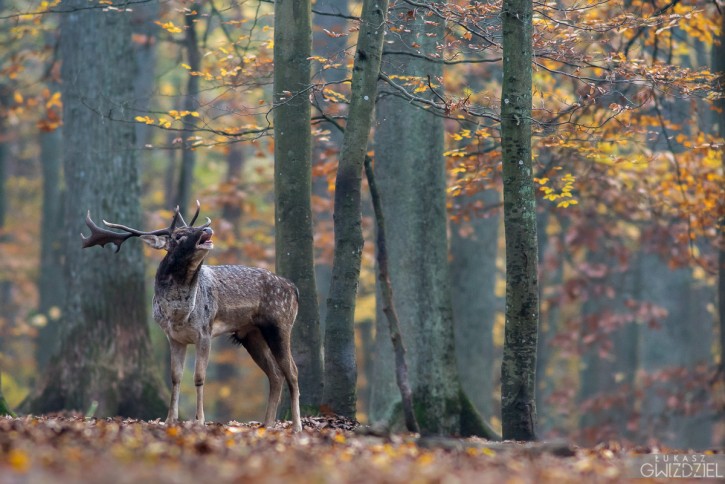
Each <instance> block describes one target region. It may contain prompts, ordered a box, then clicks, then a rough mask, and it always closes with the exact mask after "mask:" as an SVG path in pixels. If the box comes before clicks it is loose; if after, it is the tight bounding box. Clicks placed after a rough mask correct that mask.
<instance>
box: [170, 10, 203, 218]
mask: <svg viewBox="0 0 725 484" xmlns="http://www.w3.org/2000/svg"><path fill="white" fill-rule="evenodd" d="M189 9H190V10H191V12H189V13H187V14H186V16H185V19H186V31H185V37H184V45H185V47H186V59H187V61H188V62H189V67H190V68H191V69H189V79H188V80H187V82H186V96H185V97H184V103H183V105H184V111H195V110H196V109H197V107H198V105H199V76H195V75H192V73H193V72H199V71H200V70H201V53H200V52H199V42H198V40H197V37H196V21H197V20H198V19H199V18H200V13H199V11H200V10H201V4H200V3H193V4H191V6H190V7H189ZM183 119H184V128H185V129H187V130H193V129H194V123H193V122H192V121H190V119H194V118H192V117H190V116H185V117H184V118H183ZM189 136H191V132H190V131H187V132H186V133H184V143H183V147H184V149H183V150H182V151H181V172H180V173H179V188H178V192H177V194H176V204H177V205H178V206H179V210H180V211H181V214H182V215H186V206H187V204H188V203H189V202H190V200H191V185H192V182H193V180H194V165H195V164H196V151H194V148H192V146H191V144H192V142H190V141H188V140H187V138H188V137H189Z"/></svg>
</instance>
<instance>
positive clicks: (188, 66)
mask: <svg viewBox="0 0 725 484" xmlns="http://www.w3.org/2000/svg"><path fill="white" fill-rule="evenodd" d="M181 67H183V68H184V69H186V70H190V69H191V66H190V65H189V64H181Z"/></svg>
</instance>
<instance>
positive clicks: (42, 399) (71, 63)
mask: <svg viewBox="0 0 725 484" xmlns="http://www.w3.org/2000/svg"><path fill="white" fill-rule="evenodd" d="M85 7H87V3H86V2H84V1H82V0H72V1H71V2H70V3H69V4H68V8H69V10H71V11H70V12H69V13H66V14H64V15H63V16H62V19H61V27H60V29H61V44H60V56H61V58H62V59H63V64H62V69H61V77H62V80H63V84H62V86H63V91H62V94H63V121H64V127H63V135H64V147H65V148H64V150H63V151H64V157H63V162H64V173H65V177H66V185H67V187H68V195H67V197H66V204H65V217H64V219H65V221H66V237H67V238H68V240H69V241H70V242H71V243H69V244H68V247H67V249H66V262H67V263H66V280H65V286H66V288H67V291H68V297H67V298H66V302H65V307H64V310H63V318H64V319H63V320H64V325H63V327H62V331H61V335H60V336H61V348H60V351H59V352H58V353H57V354H56V355H55V356H54V357H53V359H52V360H51V363H50V364H49V365H48V371H47V372H46V374H45V375H44V377H45V378H44V379H43V381H42V382H41V385H40V388H39V391H38V393H37V395H36V396H35V398H33V399H32V401H31V402H30V404H29V406H30V411H31V412H33V413H45V412H50V411H55V410H60V409H75V410H80V411H84V410H86V409H88V408H89V407H92V406H96V404H97V412H96V415H98V416H114V415H123V416H129V417H137V418H157V417H160V416H162V415H163V414H164V412H165V410H166V405H165V402H164V400H165V398H163V395H162V393H163V391H164V386H163V384H162V383H161V381H160V378H159V377H158V374H157V372H156V367H155V365H154V363H153V360H152V354H151V344H150V340H149V334H148V318H147V312H146V300H145V290H144V286H145V284H144V262H143V254H142V251H141V245H140V244H129V245H128V246H124V249H123V250H122V251H121V252H120V253H119V254H113V253H112V251H111V250H110V249H108V250H100V249H93V250H82V249H81V244H80V240H79V236H78V234H79V233H80V232H81V231H83V230H84V228H85V227H84V225H83V220H84V217H85V214H86V211H87V210H90V211H91V213H93V214H95V215H96V216H97V217H98V218H107V219H110V220H121V221H124V223H127V224H129V225H133V226H139V225H141V213H140V207H139V183H138V170H137V166H136V158H135V153H136V152H135V150H134V127H133V123H130V122H128V121H129V120H130V119H132V117H133V113H131V112H129V111H128V108H129V106H128V104H127V103H128V102H129V101H130V100H131V99H132V98H133V74H134V65H133V51H132V47H131V42H130V38H131V22H130V15H128V14H126V13H122V12H104V11H102V9H101V8H94V9H87V8H85ZM89 59H93V62H89ZM117 120H122V121H117Z"/></svg>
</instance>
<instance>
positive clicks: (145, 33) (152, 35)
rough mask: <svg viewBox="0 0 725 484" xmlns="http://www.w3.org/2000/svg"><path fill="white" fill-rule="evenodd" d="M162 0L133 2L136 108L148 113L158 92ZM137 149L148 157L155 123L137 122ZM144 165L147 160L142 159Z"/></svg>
mask: <svg viewBox="0 0 725 484" xmlns="http://www.w3.org/2000/svg"><path fill="white" fill-rule="evenodd" d="M159 4H160V2H159V0H149V1H148V3H140V4H137V5H134V6H133V14H132V20H131V22H132V25H133V51H134V57H135V60H136V70H135V72H136V75H135V76H134V78H133V90H134V103H133V106H132V108H133V109H135V110H137V111H138V112H139V113H144V114H145V113H146V112H148V111H149V109H151V106H150V103H151V99H152V97H153V95H154V82H155V80H156V60H157V59H156V44H157V38H156V34H157V32H158V29H159V27H158V25H156V24H155V23H154V21H155V20H158V19H159ZM134 127H135V128H136V133H135V134H136V149H138V150H140V154H139V156H140V157H141V158H142V159H143V158H145V157H146V156H145V153H144V151H143V150H145V147H146V145H147V144H148V143H149V141H150V139H151V135H152V133H153V129H154V127H153V126H149V125H147V124H145V123H136V124H135V125H134ZM141 166H143V163H141Z"/></svg>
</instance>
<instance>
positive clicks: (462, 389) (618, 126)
mask: <svg viewBox="0 0 725 484" xmlns="http://www.w3.org/2000/svg"><path fill="white" fill-rule="evenodd" d="M373 3H374V7H375V8H373V7H371V6H370V5H373ZM387 3H388V2H383V1H380V2H368V1H366V2H358V1H352V0H350V1H347V0H317V1H316V2H313V4H312V13H311V15H310V16H308V14H309V12H307V10H306V8H305V5H306V2H303V1H299V2H294V3H292V4H291V3H290V2H289V1H288V0H283V1H278V2H277V5H275V4H274V2H271V1H266V0H247V1H245V0H200V1H198V2H193V1H182V0H165V1H157V0H138V1H134V0H129V1H127V2H123V1H119V0H113V1H111V0H98V1H96V0H93V1H84V0H67V1H66V0H63V1H60V0H51V1H47V0H42V1H40V2H37V1H22V0H2V1H0V19H1V20H0V187H2V188H1V189H0V308H1V310H0V370H1V371H2V373H1V376H2V386H1V388H2V390H1V394H0V395H2V396H4V398H5V399H6V400H7V402H8V405H9V406H10V408H12V409H15V410H16V411H18V412H22V413H45V412H52V411H59V410H63V409H65V410H76V411H81V412H85V411H87V410H88V409H89V408H90V407H91V406H92V405H94V406H95V405H97V407H96V409H95V415H97V416H111V415H128V416H135V417H143V418H147V419H155V418H163V417H164V415H165V412H166V402H167V398H168V393H169V390H168V385H169V383H168V376H167V375H168V372H169V370H168V361H167V360H168V349H167V342H166V339H165V336H164V335H163V333H162V332H161V331H160V329H159V328H158V327H157V326H156V324H155V323H153V321H152V320H151V315H150V313H151V312H150V310H149V308H150V306H151V302H150V301H151V297H152V291H153V284H152V280H153V274H154V272H155V268H156V265H157V264H158V261H159V260H160V257H161V256H162V254H160V253H157V252H153V251H151V250H147V249H142V248H141V245H142V244H140V243H138V242H134V241H131V242H129V243H127V244H126V245H125V246H124V248H123V250H121V251H120V252H119V254H114V253H113V252H112V250H111V249H110V248H106V250H101V249H94V250H88V251H83V252H81V250H80V242H79V235H78V234H79V233H80V232H82V231H84V232H85V233H87V230H84V229H85V227H84V225H83V219H84V216H85V212H86V210H87V209H90V210H91V213H92V215H93V216H94V218H95V219H96V220H100V219H106V220H109V221H113V222H118V223H123V224H126V225H131V226H137V227H140V228H143V229H145V230H151V229H156V228H161V227H165V226H167V225H168V222H169V220H170V217H171V215H172V209H173V207H175V206H176V205H177V204H178V205H180V206H181V208H182V210H185V212H184V213H185V214H186V213H188V210H189V209H190V208H191V207H192V206H193V205H192V204H193V203H194V201H195V200H196V199H199V200H200V201H201V206H202V216H209V217H211V219H212V220H213V225H212V227H213V228H214V230H215V235H214V241H215V249H214V251H213V252H212V254H211V256H210V257H209V259H208V263H212V264H221V263H232V264H245V265H253V266H261V267H265V268H269V269H271V270H276V271H277V272H279V273H281V274H283V275H287V276H288V277H291V278H292V279H293V280H294V281H295V283H296V284H297V285H298V287H299V288H300V291H301V309H300V315H299V317H298V322H297V325H296V329H295V335H294V338H295V340H294V345H295V349H294V352H295V359H296V361H297V363H298V366H299V368H300V386H301V392H302V403H303V413H307V414H310V413H317V412H323V413H325V412H334V413H337V414H340V415H344V416H347V417H352V418H357V419H358V420H360V421H361V422H364V423H376V422H384V423H391V422H398V424H397V425H398V427H397V428H401V429H402V428H403V426H402V423H401V422H402V420H403V417H402V410H401V406H400V403H399V402H400V392H399V390H398V387H397V386H396V380H395V359H394V354H393V349H392V345H391V342H390V335H389V326H388V320H387V318H386V316H385V315H384V314H383V306H384V304H383V302H382V297H383V293H384V291H383V292H381V286H380V284H381V283H380V280H379V279H378V277H377V273H376V267H377V266H376V246H379V244H378V241H376V234H377V233H378V230H377V229H376V217H375V213H374V211H373V207H372V204H371V200H370V192H369V190H368V183H367V178H366V176H365V174H364V170H363V159H364V158H367V163H368V164H369V167H370V168H371V169H372V170H371V171H374V177H375V180H376V185H377V188H378V191H379V194H380V204H381V207H382V213H383V214H384V216H385V231H386V240H385V242H386V248H387V257H388V259H387V264H388V271H389V275H390V281H391V286H392V288H393V291H394V296H393V297H394V299H393V303H394V307H395V310H396V312H397V316H398V318H399V320H400V324H401V328H402V336H403V341H404V343H405V345H406V347H407V360H408V367H409V376H410V383H411V386H412V394H413V401H414V405H415V410H416V413H417V416H418V419H419V423H420V425H421V427H422V429H423V430H424V431H430V432H435V433H451V434H460V433H464V434H466V433H473V434H479V435H481V434H483V435H488V432H489V431H490V429H488V428H487V425H490V427H491V428H492V429H493V430H494V431H495V432H496V433H500V432H501V428H502V420H501V414H502V410H503V411H504V413H505V412H506V411H508V410H506V409H502V408H501V396H502V395H501V392H502V373H501V365H502V360H505V359H506V354H507V353H506V351H505V347H506V346H507V345H509V344H510V345H511V348H509V350H508V351H513V352H514V353H512V355H513V356H511V358H514V359H515V358H523V357H529V358H530V357H532V356H533V354H534V352H533V349H535V350H536V355H537V358H536V360H535V370H536V375H537V380H536V387H535V395H531V399H535V401H536V411H535V412H536V414H538V417H537V419H536V420H537V429H536V430H537V431H536V434H537V435H538V437H541V438H553V437H566V438H569V439H573V440H576V441H578V442H581V443H585V444H592V443H596V442H601V441H604V440H607V439H619V440H625V441H629V442H633V443H643V444H647V443H653V442H662V443H666V444H669V445H673V446H678V447H695V448H704V447H708V446H711V445H722V444H723V443H724V442H725V423H724V421H723V418H722V416H723V412H724V411H725V384H724V382H725V371H724V369H723V366H722V365H723V356H722V355H723V339H724V336H723V333H724V332H723V330H722V327H723V326H722V325H723V308H722V301H723V293H724V292H725V282H723V275H722V274H723V269H724V267H725V255H724V253H725V244H724V242H723V223H724V222H723V221H724V220H725V197H723V186H724V184H723V182H724V181H725V180H723V134H724V133H725V121H724V119H725V118H724V117H723V116H725V113H724V111H723V101H722V71H723V65H724V64H725V53H723V50H722V49H723V47H722V35H723V27H722V25H723V5H722V3H718V2H713V1H710V0H708V1H705V0H698V1H692V2H681V1H679V0H671V1H670V0H652V1H644V0H626V1H624V2H620V1H607V0H599V1H595V0H582V1H576V0H558V1H552V2H545V3H544V2H542V3H532V2H526V1H510V2H504V4H505V5H508V7H507V8H510V9H511V8H518V6H522V5H523V7H522V10H521V11H522V12H525V11H526V8H528V9H529V10H528V11H529V12H530V9H531V8H532V7H533V21H532V25H533V42H532V44H531V45H532V46H533V51H531V47H529V48H528V58H526V57H523V61H521V59H519V60H518V62H523V63H521V64H517V65H515V64H513V62H515V59H513V55H512V57H511V58H509V57H507V56H504V52H503V51H502V49H505V41H504V40H503V38H504V37H505V36H506V35H510V34H511V32H512V30H507V28H508V29H511V22H512V19H514V20H515V19H520V18H524V17H520V18H519V17H516V16H515V15H514V16H513V17H512V16H511V15H504V14H502V4H501V2H499V1H490V2H471V1H465V0H451V1H428V0H391V1H390V3H389V9H387V11H386V10H384V6H385V5H386V4H387ZM363 4H366V5H368V4H370V5H368V11H367V12H365V11H364V10H363ZM381 5H382V6H383V9H381V7H380V6H381ZM517 5H518V6H517ZM527 5H528V7H527ZM375 9H378V10H377V11H375ZM511 11H513V10H509V12H511ZM366 13H367V15H369V17H368V20H370V19H375V18H376V17H375V15H377V16H378V17H377V19H378V21H377V23H376V24H375V23H374V22H370V21H367V22H366V21H365V20H363V22H362V23H361V21H360V16H361V15H365V14H366ZM507 22H509V23H508V24H507ZM514 23H515V22H514ZM310 25H311V32H312V41H311V43H310V42H309V37H307V33H306V32H307V28H309V27H310ZM502 25H503V29H502ZM507 25H508V27H507ZM383 29H384V30H383ZM507 32H508V33H507ZM529 33H531V32H529ZM383 34H384V35H383ZM363 42H365V43H363ZM508 42H512V41H510V40H509V41H508ZM358 43H359V44H358ZM508 45H509V46H511V45H514V44H511V43H509V44H508ZM522 45H524V44H522ZM363 46H364V47H363ZM310 47H311V50H310ZM381 48H382V54H380V52H379V51H380V49H381ZM517 51H518V52H519V53H522V54H526V53H527V49H526V48H524V47H521V49H517ZM361 52H362V54H361ZM508 53H509V55H510V53H511V51H510V50H509V51H508ZM517 58H518V57H517ZM378 62H379V67H377V68H376V65H377V63H378ZM357 63H359V65H358V64H357ZM353 65H355V69H353ZM522 66H523V67H522ZM526 66H528V71H527V67H526ZM358 67H359V69H358ZM378 69H379V70H378ZM507 69H508V70H507ZM506 72H509V73H511V72H513V73H514V74H513V75H512V77H511V78H512V79H513V78H514V77H516V76H517V75H519V73H521V75H522V76H523V77H524V80H525V79H526V78H525V76H524V74H523V73H525V72H528V75H530V76H531V82H530V84H531V83H533V84H532V85H533V94H532V95H531V94H528V96H529V97H527V94H525V93H523V94H515V96H511V99H509V98H508V97H505V96H504V98H503V100H502V96H501V90H502V78H504V77H506V75H507V74H505V73H506ZM718 72H719V73H720V76H719V77H718V75H717V73H718ZM356 76H357V77H356ZM351 79H352V88H351V82H350V81H351ZM503 87H504V89H505V88H506V86H503ZM508 87H509V88H511V85H510V86H508ZM356 89H357V90H356ZM509 92H510V91H509ZM371 99H372V100H374V101H375V109H374V112H373V110H372V102H370V101H371ZM522 100H524V101H526V102H528V106H529V109H531V108H532V107H533V110H532V111H529V114H526V112H524V111H521V112H523V113H524V114H520V113H519V112H518V111H516V110H515V109H518V107H517V106H518V105H519V101H522ZM523 104H526V103H523ZM510 105H511V106H513V107H511V106H510ZM510 109H514V111H510ZM507 110H508V111H507ZM517 113H518V114H517ZM527 130H530V134H528V133H529V131H527ZM368 133H370V134H369V142H368V143H367V146H366V140H367V139H368ZM507 133H508V134H507ZM502 136H508V138H507V139H509V140H510V139H511V136H519V137H522V139H521V140H519V141H516V143H519V144H517V145H516V147H515V149H514V152H516V150H519V149H521V150H524V151H518V152H521V153H523V152H525V149H526V146H527V143H530V146H531V150H532V160H533V161H532V162H531V166H529V165H528V163H529V160H528V159H527V160H526V163H527V164H526V165H525V167H528V168H526V169H523V168H522V170H519V171H518V172H517V173H519V175H520V174H521V173H523V174H524V175H525V176H524V178H521V177H520V176H519V175H515V174H512V172H511V167H513V168H514V169H515V168H516V167H517V164H520V165H523V164H524V159H523V158H522V159H521V160H519V159H518V158H510V156H512V148H511V146H509V147H508V148H507V145H506V144H505V143H504V146H503V149H502ZM522 147H523V148H522ZM513 156H514V157H516V156H517V155H516V154H514V155H513ZM275 159H276V162H277V169H275ZM341 160H342V161H341ZM338 163H339V166H340V167H341V168H340V169H339V170H338ZM507 163H508V164H507ZM519 182H520V183H521V184H520V185H517V186H518V187H519V188H516V187H515V186H514V187H512V183H519ZM361 183H362V185H361ZM527 183H528V184H527ZM361 186H362V188H360V187H361ZM527 190H528V191H527ZM503 193H506V196H507V197H511V198H507V201H506V204H504V203H503V198H502V196H503V195H502V194H503ZM534 194H535V197H536V208H535V210H536V212H535V218H531V219H530V220H531V221H533V222H535V223H532V224H530V226H528V228H527V230H528V231H527V232H526V234H528V236H531V235H532V234H533V235H535V236H536V237H537V238H534V239H527V240H528V242H527V241H526V240H524V239H519V238H518V237H519V236H520V234H521V233H523V232H521V233H517V232H514V231H512V232H509V230H513V229H512V227H514V226H517V225H516V224H517V223H518V224H519V225H521V224H520V222H521V220H518V222H517V217H519V218H520V219H522V220H523V219H524V218H525V214H526V213H529V212H527V210H529V209H533V207H534V205H533V198H529V199H527V198H526V197H527V196H529V195H530V196H531V197H533V195H534ZM333 207H334V210H335V211H337V210H339V212H338V213H339V215H338V216H337V217H336V219H333ZM275 210H276V213H277V220H275ZM357 210H361V212H362V218H361V219H360V218H359V217H357V216H356V213H357V212H356V211H357ZM522 214H524V215H522ZM530 214H532V217H533V211H531V212H530ZM507 217H508V218H507ZM504 218H507V222H509V221H510V222H511V224H510V225H507V228H506V233H507V235H508V240H505V238H504ZM360 220H361V225H360V226H359V227H358V225H357V222H358V221H360ZM275 225H276V227H275ZM522 226H523V225H522ZM333 227H335V229H336V230H337V234H336V233H335V231H334V230H333ZM517 234H518V235H517ZM363 240H364V242H365V243H364V248H361V246H360V243H361V242H362V241H363ZM531 240H533V241H534V242H536V241H538V244H535V243H531ZM516 241H518V242H517V243H519V242H520V244H519V246H517V247H518V249H516V250H518V251H520V252H517V253H518V254H524V256H523V257H524V258H523V259H517V260H518V264H519V266H521V264H523V266H526V267H528V268H529V269H531V268H532V266H531V265H530V264H528V262H529V261H535V260H537V258H538V286H537V285H536V284H535V283H534V284H533V285H530V286H529V290H528V293H525V294H524V293H513V292H512V291H513V289H511V288H509V294H508V297H509V300H510V301H514V300H516V301H518V302H516V304H518V303H519V302H520V301H519V299H521V300H523V299H526V298H527V297H529V296H531V297H534V296H539V298H540V299H539V301H538V303H536V304H538V307H539V308H540V310H539V311H536V310H535V311H534V314H532V315H531V317H532V318H533V319H531V318H529V319H530V320H526V318H528V316H527V315H522V324H524V326H526V324H528V326H526V327H528V328H531V324H532V321H533V324H535V322H536V320H538V322H539V326H538V341H537V340H536V339H531V334H530V333H528V334H524V333H521V334H523V336H521V340H520V341H519V340H516V338H514V337H511V338H505V336H504V335H505V321H506V319H507V316H506V311H507V308H506V297H507V290H506V287H507V283H506V267H507V260H506V255H507V254H506V249H507V245H509V246H510V247H509V250H510V251H511V253H510V255H509V261H508V264H515V263H517V260H514V257H515V254H514V252H513V251H512V249H511V247H513V245H512V244H514V242H516ZM336 247H337V252H336ZM343 249H344V250H343ZM516 257H520V255H519V256H516ZM521 260H523V262H521ZM333 261H335V262H334V264H333ZM313 263H314V265H313ZM333 265H338V267H337V269H335V270H333ZM523 266H522V267H523ZM511 267H513V269H517V267H518V266H517V267H514V266H511V265H510V266H509V271H511V270H512V269H511ZM533 269H534V270H533V272H534V275H536V272H537V271H536V270H535V269H536V266H533ZM357 270H359V284H358V279H357V272H356V271H357ZM517 270H518V269H517ZM511 274H512V273H511V272H510V274H509V275H510V276H511ZM517 274H519V275H521V274H523V273H517ZM529 276H531V274H529ZM521 277H524V276H523V275H521ZM332 281H336V282H335V283H334V284H333V283H332ZM509 284H511V281H509ZM331 286H332V290H331ZM512 287H513V286H512ZM351 295H352V296H351ZM355 296H356V297H355ZM516 298H519V299H516ZM522 298H523V299H522ZM530 301H535V297H534V299H530ZM512 304H513V303H512ZM520 307H526V305H525V303H524V305H523V306H520ZM531 307H534V308H535V307H536V305H534V306H531ZM509 319H511V317H510V316H509ZM524 326H522V327H524ZM526 344H528V345H529V347H526ZM532 344H533V345H534V346H533V347H531V345H532ZM516 345H518V346H516ZM454 348H455V349H454ZM515 348H519V349H521V348H524V349H525V350H526V351H525V352H524V353H525V354H523V353H516V350H515ZM190 353H191V352H190ZM522 354H523V356H522ZM192 357H193V356H191V354H190V356H189V358H192ZM211 358H212V363H211V365H210V369H209V373H208V378H207V382H206V385H207V391H206V401H205V408H206V413H207V419H208V420H214V421H222V422H226V421H229V420H237V421H247V420H260V419H261V418H262V415H263V412H264V410H263V409H264V405H265V402H266V398H267V391H266V388H265V387H266V383H265V377H264V375H263V373H262V372H261V371H260V370H259V369H258V368H257V367H256V366H255V365H254V363H253V362H252V360H251V358H249V356H248V355H247V354H246V352H244V351H243V350H240V349H239V348H237V347H235V346H234V345H233V344H231V342H229V341H227V340H226V339H224V338H219V339H217V340H215V342H214V349H213V351H212V356H211ZM527 361H529V362H532V361H534V360H533V359H531V358H530V359H529V360H527ZM188 365H189V362H187V371H186V373H185V375H184V382H183V383H182V399H181V404H182V407H181V417H182V419H190V418H192V416H193V405H194V385H193V382H192V381H191V380H192V378H191V374H192V372H191V371H189V370H188V368H189V366H188ZM504 368H509V366H507V365H504ZM517 371H519V370H517ZM522 371H523V370H522ZM525 371H526V372H525V373H521V374H518V377H523V378H524V379H527V378H530V377H531V375H533V368H528V369H526V370H525ZM509 378H514V379H515V378H516V377H511V375H506V374H504V378H503V380H504V381H503V383H504V386H503V388H504V390H503V391H504V393H506V392H507V391H509V390H507V386H506V385H507V384H509V386H510V382H511V381H514V380H509ZM522 388H524V387H522ZM94 402H96V403H94ZM470 407H472V408H470ZM527 408H528V407H527ZM473 409H475V411H476V412H474V411H473ZM529 410H532V409H529ZM472 414H477V415H480V416H481V417H482V419H483V422H480V421H477V420H476V418H472V417H470V415H472ZM466 415H468V417H467V416H466ZM469 419H472V420H470V421H473V422H474V423H473V424H471V425H473V427H471V426H469V427H466V428H464V427H465V425H466V422H469ZM482 423H483V425H481V424H482Z"/></svg>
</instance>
